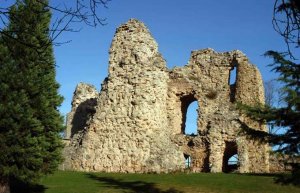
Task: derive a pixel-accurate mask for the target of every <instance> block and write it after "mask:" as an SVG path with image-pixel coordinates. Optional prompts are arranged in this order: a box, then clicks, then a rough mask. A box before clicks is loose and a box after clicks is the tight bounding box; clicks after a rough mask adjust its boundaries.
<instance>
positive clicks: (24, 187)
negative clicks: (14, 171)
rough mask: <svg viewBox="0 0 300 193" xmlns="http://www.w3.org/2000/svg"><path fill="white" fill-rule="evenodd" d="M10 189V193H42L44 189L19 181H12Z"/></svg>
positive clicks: (40, 186) (41, 186)
mask: <svg viewBox="0 0 300 193" xmlns="http://www.w3.org/2000/svg"><path fill="white" fill-rule="evenodd" d="M10 189H11V193H21V192H22V193H44V192H45V190H46V187H45V186H43V185H40V184H31V183H25V182H22V181H19V180H12V181H11V188H10Z"/></svg>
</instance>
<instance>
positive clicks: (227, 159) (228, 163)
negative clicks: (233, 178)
mask: <svg viewBox="0 0 300 193" xmlns="http://www.w3.org/2000/svg"><path fill="white" fill-rule="evenodd" d="M237 169H238V154H237V144H236V142H234V141H225V150H224V155H223V167H222V171H223V172H226V173H228V172H233V171H235V170H237Z"/></svg>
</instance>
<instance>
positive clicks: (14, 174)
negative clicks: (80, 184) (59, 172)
mask: <svg viewBox="0 0 300 193" xmlns="http://www.w3.org/2000/svg"><path fill="white" fill-rule="evenodd" d="M47 4H48V1H47V0H19V1H18V2H17V4H16V6H14V7H12V9H11V10H10V25H9V27H8V29H7V32H8V33H11V36H13V37H14V39H11V38H10V39H4V38H5V37H4V36H3V37H0V90H1V92H0V101H1V104H0V151H1V156H0V192H8V191H9V188H8V186H9V182H10V181H11V180H14V179H17V180H21V181H23V182H35V181H36V180H37V179H38V178H39V177H40V176H41V175H42V174H48V173H51V172H53V171H54V170H55V169H56V168H57V166H58V164H59V162H60V161H61V155H60V150H61V148H62V143H61V139H60V136H59V132H61V131H62V129H63V119H62V117H61V116H60V114H59V111H58V109H57V108H58V106H59V105H60V104H61V102H62V100H63V99H62V97H61V96H60V95H59V94H58V88H59V85H58V83H57V82H56V80H55V62H54V57H53V50H52V45H51V42H50V40H49V36H48V35H49V24H50V18H51V14H50V12H49V10H48V9H47ZM24 42H26V43H27V45H30V46H27V45H25V44H24Z"/></svg>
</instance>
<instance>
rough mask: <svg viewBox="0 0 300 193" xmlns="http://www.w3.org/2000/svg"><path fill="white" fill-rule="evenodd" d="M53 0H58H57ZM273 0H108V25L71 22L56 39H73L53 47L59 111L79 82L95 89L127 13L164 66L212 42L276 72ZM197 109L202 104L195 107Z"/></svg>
mask: <svg viewBox="0 0 300 193" xmlns="http://www.w3.org/2000/svg"><path fill="white" fill-rule="evenodd" d="M54 1H55V0H54ZM56 1H58V0H56ZM273 3H274V2H273V1H269V0H249V1H241V0H222V1H212V0H187V1H183V0H151V1H147V0H144V1H141V0H126V1H125V0H123V1H121V0H119V1H118V0H111V2H110V3H109V4H108V8H103V9H100V13H99V15H100V16H101V17H103V18H107V20H106V22H107V25H105V26H98V27H96V28H93V27H89V26H86V25H84V24H76V26H74V27H75V28H78V29H81V30H80V31H79V32H76V33H64V34H62V35H61V36H60V38H59V39H58V41H68V40H72V41H71V42H70V43H67V44H63V45H62V46H58V47H55V48H54V52H55V58H56V64H57V69H56V70H57V81H58V82H59V83H60V85H61V87H60V94H61V95H63V96H64V98H65V100H64V102H63V104H62V106H61V107H60V112H61V113H62V114H63V115H66V113H68V112H70V110H71V100H72V96H73V92H74V90H75V87H76V85H77V84H78V83H79V82H85V83H89V84H93V85H94V86H96V88H97V89H98V90H100V85H101V83H102V81H103V80H104V78H105V77H106V76H107V75H108V57H109V56H108V50H109V47H110V44H111V41H112V38H113V36H114V33H115V30H116V28H117V27H118V26H120V25H121V24H122V23H125V22H127V21H128V20H129V19H130V18H136V19H139V20H141V21H142V22H144V23H145V24H146V26H147V27H148V28H149V30H150V32H151V34H152V35H153V37H154V38H155V39H156V41H157V42H158V45H159V51H160V52H161V53H162V55H163V57H164V58H165V60H166V61H167V66H168V67H169V68H172V67H174V66H183V65H185V64H187V62H188V60H189V57H190V53H191V51H192V50H198V49H204V48H208V47H209V48H213V49H214V50H216V51H218V52H225V51H231V50H236V49H238V50H241V51H242V52H243V53H245V54H246V55H247V57H248V58H249V59H250V62H251V63H253V64H256V65H257V67H258V68H259V69H260V71H261V73H262V76H263V79H264V80H270V79H274V78H276V77H277V75H276V74H274V73H271V72H270V70H271V69H270V68H269V67H267V65H268V64H270V63H272V60H271V59H269V58H266V57H264V56H263V54H264V52H266V51H267V50H271V49H272V50H277V51H284V50H285V49H286V45H285V43H284V41H283V39H282V38H281V37H280V36H279V35H278V34H277V33H276V32H275V31H274V29H273V26H272V12H273ZM196 108H197V104H196V103H195V104H192V105H191V107H189V109H191V110H192V111H193V112H192V113H189V114H188V115H187V118H188V119H187V127H189V128H191V127H193V126H189V123H190V122H194V123H196V121H195V120H196V113H195V109H196ZM200 109H201V107H200Z"/></svg>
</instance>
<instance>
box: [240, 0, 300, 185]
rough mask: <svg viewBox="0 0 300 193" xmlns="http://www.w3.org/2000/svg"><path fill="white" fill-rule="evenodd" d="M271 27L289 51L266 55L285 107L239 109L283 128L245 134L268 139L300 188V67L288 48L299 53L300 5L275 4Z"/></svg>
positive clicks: (287, 0)
mask: <svg viewBox="0 0 300 193" xmlns="http://www.w3.org/2000/svg"><path fill="white" fill-rule="evenodd" d="M277 18H279V19H277ZM284 18H285V20H284ZM273 24H274V28H275V30H276V31H277V32H278V33H279V34H280V35H282V36H283V37H284V39H285V42H286V43H287V45H288V51H287V52H285V53H282V52H276V51H268V52H266V53H265V55H266V56H268V57H271V58H272V59H273V60H274V63H273V64H271V65H269V66H271V67H272V70H273V71H275V72H276V73H278V74H279V78H278V81H279V82H281V84H282V85H283V87H282V93H283V98H282V99H281V100H282V101H283V102H284V104H283V105H282V106H281V107H271V106H268V105H265V106H261V105H258V106H255V107H249V106H246V105H241V108H242V109H243V110H244V111H245V112H246V114H247V115H249V116H250V117H252V118H254V119H256V120H259V121H265V122H267V123H268V124H269V125H272V126H273V127H281V128H282V129H281V130H283V131H284V132H283V133H282V132H281V133H277V134H276V133H270V134H266V133H263V132H258V131H256V130H255V129H252V128H246V131H247V132H248V133H249V134H250V136H252V137H255V138H261V139H262V140H265V139H267V140H268V141H269V142H270V143H271V144H272V145H274V146H276V147H277V148H278V149H277V150H276V151H277V152H280V153H282V154H283V155H285V158H288V159H289V160H286V161H288V162H290V163H289V164H291V165H292V168H293V171H292V174H293V176H292V179H291V180H292V181H291V182H293V183H296V184H300V163H299V158H300V64H299V63H297V60H295V55H294V54H292V50H291V48H290V45H292V44H294V45H295V46H296V47H295V49H299V46H300V39H299V38H300V36H299V35H300V2H299V1H297V0H282V1H277V0H276V1H275V6H274V18H273ZM288 56H289V57H290V59H288ZM296 57H297V56H296ZM286 155H287V156H286Z"/></svg>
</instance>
